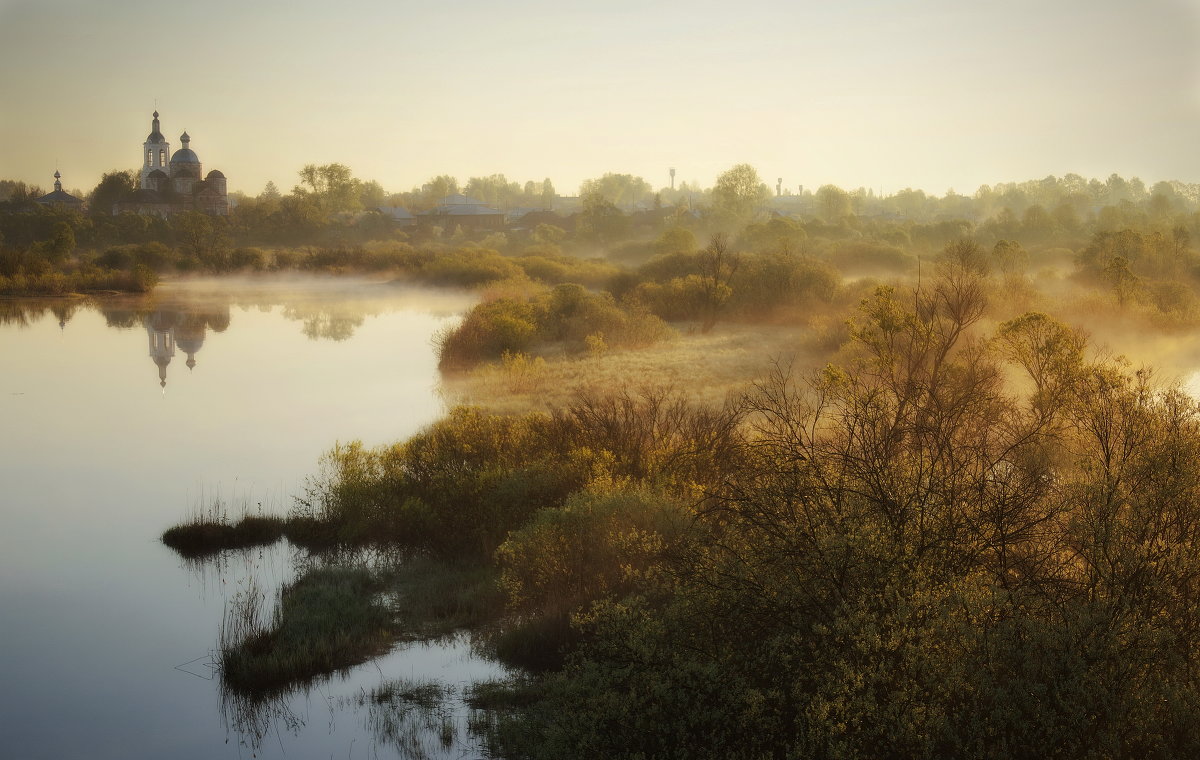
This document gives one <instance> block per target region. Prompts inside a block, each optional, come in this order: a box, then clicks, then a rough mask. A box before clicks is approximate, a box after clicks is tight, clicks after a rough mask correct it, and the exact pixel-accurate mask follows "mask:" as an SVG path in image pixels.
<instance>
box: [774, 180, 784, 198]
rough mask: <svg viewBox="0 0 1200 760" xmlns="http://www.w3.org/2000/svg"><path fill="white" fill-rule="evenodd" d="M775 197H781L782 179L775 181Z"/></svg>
mask: <svg viewBox="0 0 1200 760" xmlns="http://www.w3.org/2000/svg"><path fill="white" fill-rule="evenodd" d="M775 195H776V197H778V196H780V195H783V177H779V178H778V179H776V180H775Z"/></svg>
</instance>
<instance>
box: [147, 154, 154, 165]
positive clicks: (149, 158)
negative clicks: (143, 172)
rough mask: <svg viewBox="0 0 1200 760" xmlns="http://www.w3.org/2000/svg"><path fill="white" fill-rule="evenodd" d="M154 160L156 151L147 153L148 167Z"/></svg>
mask: <svg viewBox="0 0 1200 760" xmlns="http://www.w3.org/2000/svg"><path fill="white" fill-rule="evenodd" d="M153 160H154V151H152V150H148V151H146V166H149V165H150V162H151V161H153Z"/></svg>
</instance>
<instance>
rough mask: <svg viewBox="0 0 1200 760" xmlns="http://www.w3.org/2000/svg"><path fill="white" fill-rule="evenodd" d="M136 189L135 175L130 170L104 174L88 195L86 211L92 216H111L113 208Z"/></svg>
mask: <svg viewBox="0 0 1200 760" xmlns="http://www.w3.org/2000/svg"><path fill="white" fill-rule="evenodd" d="M136 189H137V174H135V173H134V172H133V170H131V169H127V170H124V171H120V170H118V171H111V172H106V173H105V174H104V175H103V176H102V177H101V178H100V182H99V183H98V184H97V185H96V187H95V188H93V190H92V192H91V194H90V195H88V209H89V210H90V211H91V213H92V214H95V215H99V216H112V213H113V206H115V205H116V204H117V202H118V201H120V200H121V199H122V198H124V197H125V196H127V195H129V194H130V193H132V192H133V191H134V190H136Z"/></svg>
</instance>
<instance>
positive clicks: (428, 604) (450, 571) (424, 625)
mask: <svg viewBox="0 0 1200 760" xmlns="http://www.w3.org/2000/svg"><path fill="white" fill-rule="evenodd" d="M387 582H388V590H389V593H391V594H392V596H393V598H394V604H395V605H396V611H397V621H398V622H397V625H398V626H399V628H400V631H401V636H403V637H404V638H406V639H411V640H429V639H437V638H441V637H446V636H451V635H453V634H455V633H457V632H458V631H461V630H463V629H469V628H476V627H479V626H483V625H486V624H488V623H491V622H493V621H495V620H496V619H498V618H499V617H500V616H501V615H502V614H503V612H504V604H505V600H504V595H503V594H502V593H501V591H500V589H499V586H498V584H497V582H496V571H495V569H494V568H493V567H490V566H488V565H482V564H480V565H473V564H468V565H458V564H451V563H449V562H445V561H440V560H436V559H433V558H429V557H424V556H416V557H409V558H407V559H405V560H404V561H403V562H401V563H400V564H399V565H398V566H397V567H396V568H395V569H394V570H393V571H392V572H391V573H390V574H389V577H388V581H387Z"/></svg>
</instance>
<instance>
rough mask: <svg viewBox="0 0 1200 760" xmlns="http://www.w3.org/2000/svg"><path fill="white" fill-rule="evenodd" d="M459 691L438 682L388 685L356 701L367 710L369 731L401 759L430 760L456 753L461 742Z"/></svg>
mask: <svg viewBox="0 0 1200 760" xmlns="http://www.w3.org/2000/svg"><path fill="white" fill-rule="evenodd" d="M456 695H457V690H456V689H455V688H454V687H453V686H451V685H449V684H444V683H440V682H438V681H427V680H411V679H404V678H401V679H395V680H390V681H385V682H384V683H382V684H381V685H380V686H379V687H377V688H375V689H372V690H371V691H370V692H366V693H363V694H361V695H359V696H358V697H356V698H355V699H354V704H355V705H356V706H358V707H364V706H365V707H366V708H367V717H366V724H367V728H368V729H369V730H370V731H371V733H372V734H373V735H374V736H375V738H376V739H377V740H379V741H380V742H383V743H386V744H390V745H392V746H394V747H395V748H396V749H397V750H399V752H400V755H401V757H406V758H430V757H434V756H438V755H442V754H444V753H445V752H446V751H448V750H450V749H452V748H453V747H454V745H455V743H456V742H457V740H458V738H459V727H458V722H457V721H456V720H455V715H454V705H453V700H454V698H455V696H456Z"/></svg>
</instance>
